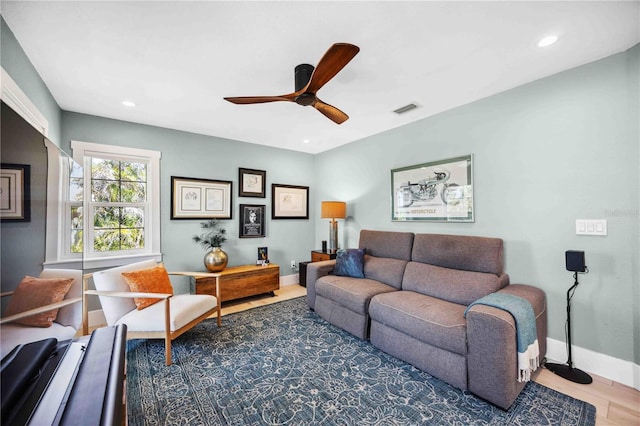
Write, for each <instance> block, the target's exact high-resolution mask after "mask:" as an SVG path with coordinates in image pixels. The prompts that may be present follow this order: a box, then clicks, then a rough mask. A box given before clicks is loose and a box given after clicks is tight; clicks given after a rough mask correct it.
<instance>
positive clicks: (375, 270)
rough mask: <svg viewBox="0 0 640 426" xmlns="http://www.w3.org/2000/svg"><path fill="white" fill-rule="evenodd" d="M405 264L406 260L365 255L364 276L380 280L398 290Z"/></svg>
mask: <svg viewBox="0 0 640 426" xmlns="http://www.w3.org/2000/svg"><path fill="white" fill-rule="evenodd" d="M406 265H407V261H406V260H400V259H392V258H390V257H376V256H369V255H365V256H364V277H365V278H369V279H371V280H376V281H380V282H381V283H384V284H387V285H390V286H392V287H395V288H397V289H398V290H400V288H402V277H403V275H404V268H405V267H406Z"/></svg>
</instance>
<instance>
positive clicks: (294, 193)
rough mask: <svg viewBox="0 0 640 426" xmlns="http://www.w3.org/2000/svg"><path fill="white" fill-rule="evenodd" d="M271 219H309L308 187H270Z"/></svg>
mask: <svg viewBox="0 0 640 426" xmlns="http://www.w3.org/2000/svg"><path fill="white" fill-rule="evenodd" d="M271 217H272V218H273V219H309V187H308V186H296V185H280V184H275V183H274V184H273V185H271Z"/></svg>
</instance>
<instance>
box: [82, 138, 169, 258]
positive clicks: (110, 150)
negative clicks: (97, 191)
mask: <svg viewBox="0 0 640 426" xmlns="http://www.w3.org/2000/svg"><path fill="white" fill-rule="evenodd" d="M71 150H72V152H73V158H74V160H75V161H77V162H78V163H80V164H82V165H83V167H84V168H85V170H86V167H87V165H86V164H85V158H87V157H99V158H105V157H107V158H114V157H115V158H120V159H123V160H129V161H131V160H133V161H135V160H140V161H144V162H147V163H148V164H149V167H148V170H147V197H148V206H149V209H148V210H149V211H148V212H145V228H148V229H145V242H146V243H148V244H147V245H146V246H145V249H144V250H135V251H134V252H133V253H131V254H124V255H123V254H121V253H119V254H111V253H104V254H102V255H97V253H93V252H92V253H88V252H87V251H86V250H85V251H84V253H83V260H84V267H85V268H86V269H94V268H104V267H111V266H117V265H120V264H122V261H123V260H130V261H137V260H145V259H155V260H157V261H160V260H161V259H162V253H161V251H160V158H161V157H162V153H161V152H160V151H153V150H147V149H140V148H130V147H124V146H115V145H103V144H97V143H92V142H82V141H74V140H72V141H71ZM85 179H86V176H85ZM87 188H88V186H87V185H85V191H86V190H87ZM88 204H89V200H88V199H87V196H86V193H85V197H84V201H83V211H84V218H85V221H86V220H89V215H90V210H89V208H88ZM89 232H90V229H89V227H88V226H87V224H86V223H85V224H84V233H85V237H84V238H85V243H86V241H87V236H88V233H89ZM89 254H91V256H89Z"/></svg>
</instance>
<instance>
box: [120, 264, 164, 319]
mask: <svg viewBox="0 0 640 426" xmlns="http://www.w3.org/2000/svg"><path fill="white" fill-rule="evenodd" d="M122 278H124V280H125V281H126V282H127V284H128V285H129V288H130V289H131V291H132V292H134V293H166V294H173V286H172V285H171V280H170V279H169V274H168V273H167V270H166V269H164V265H158V266H154V267H152V268H146V269H139V270H137V271H131V272H123V273H122ZM133 300H134V301H135V302H136V308H137V309H138V310H141V309H144V308H146V307H147V306H151V305H153V304H154V303H156V302H159V301H160V300H162V299H148V298H144V299H142V298H134V299H133Z"/></svg>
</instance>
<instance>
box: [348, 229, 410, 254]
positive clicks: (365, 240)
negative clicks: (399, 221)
mask: <svg viewBox="0 0 640 426" xmlns="http://www.w3.org/2000/svg"><path fill="white" fill-rule="evenodd" d="M358 247H359V248H361V249H366V254H369V255H371V256H376V257H389V258H392V259H400V260H406V261H409V260H411V249H412V247H413V233H412V232H388V231H369V230H367V229H363V230H361V231H360V241H359V243H358Z"/></svg>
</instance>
